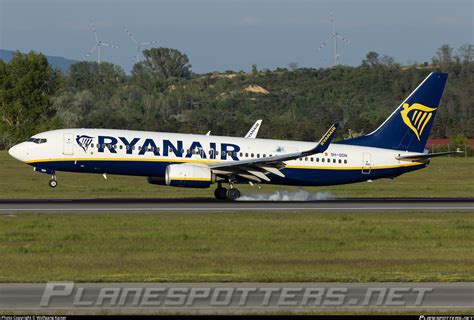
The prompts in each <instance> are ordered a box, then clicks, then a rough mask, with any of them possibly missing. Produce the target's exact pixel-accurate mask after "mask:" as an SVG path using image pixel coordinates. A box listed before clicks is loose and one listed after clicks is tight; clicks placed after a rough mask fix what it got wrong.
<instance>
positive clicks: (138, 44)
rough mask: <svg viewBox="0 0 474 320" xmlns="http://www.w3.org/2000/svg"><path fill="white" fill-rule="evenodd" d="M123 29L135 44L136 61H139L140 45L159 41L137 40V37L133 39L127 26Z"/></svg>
mask: <svg viewBox="0 0 474 320" xmlns="http://www.w3.org/2000/svg"><path fill="white" fill-rule="evenodd" d="M125 31H126V32H127V34H128V35H129V36H130V38H131V39H132V41H133V42H135V45H136V46H137V54H136V55H135V61H136V62H137V63H138V62H140V49H141V47H142V46H147V45H150V44H155V43H158V42H159V41H147V42H138V41H137V39H135V37H134V36H133V34H132V33H131V32H130V31H129V30H128V29H127V28H125Z"/></svg>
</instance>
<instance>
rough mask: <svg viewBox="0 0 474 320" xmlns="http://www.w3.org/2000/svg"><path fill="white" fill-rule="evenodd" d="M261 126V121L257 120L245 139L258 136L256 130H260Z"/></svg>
mask: <svg viewBox="0 0 474 320" xmlns="http://www.w3.org/2000/svg"><path fill="white" fill-rule="evenodd" d="M261 124H262V120H261V119H259V120H257V121H255V123H254V124H253V126H252V128H250V130H249V132H247V134H246V135H245V138H248V139H255V138H256V137H257V134H258V130H260V125H261Z"/></svg>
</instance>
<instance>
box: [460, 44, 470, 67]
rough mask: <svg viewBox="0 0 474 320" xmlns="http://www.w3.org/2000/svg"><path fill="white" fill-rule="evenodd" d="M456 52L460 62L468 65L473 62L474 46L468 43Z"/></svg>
mask: <svg viewBox="0 0 474 320" xmlns="http://www.w3.org/2000/svg"><path fill="white" fill-rule="evenodd" d="M458 51H459V54H460V56H461V61H462V62H464V63H469V62H472V61H474V45H472V44H469V43H466V44H463V45H462V46H460V47H459V49H458Z"/></svg>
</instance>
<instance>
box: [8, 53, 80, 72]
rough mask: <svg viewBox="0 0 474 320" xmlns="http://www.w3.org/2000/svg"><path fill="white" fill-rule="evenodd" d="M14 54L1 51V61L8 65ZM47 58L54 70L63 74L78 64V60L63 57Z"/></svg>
mask: <svg viewBox="0 0 474 320" xmlns="http://www.w3.org/2000/svg"><path fill="white" fill-rule="evenodd" d="M13 52H15V51H11V50H4V49H0V60H3V61H4V62H6V63H8V62H9V61H10V59H11V58H12V55H13ZM46 58H47V59H48V62H49V63H50V64H51V66H52V67H53V68H55V69H59V70H61V71H62V72H67V71H68V70H69V67H70V66H71V65H72V64H74V63H77V62H78V61H77V60H71V59H66V58H63V57H55V56H46Z"/></svg>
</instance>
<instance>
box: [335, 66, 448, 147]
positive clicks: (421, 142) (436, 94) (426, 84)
mask: <svg viewBox="0 0 474 320" xmlns="http://www.w3.org/2000/svg"><path fill="white" fill-rule="evenodd" d="M447 78H448V74H447V73H440V72H432V73H430V75H429V76H428V77H426V79H425V80H423V82H422V83H421V84H420V85H419V86H418V87H417V88H416V89H415V90H414V91H413V92H412V93H411V94H410V95H409V96H408V98H406V99H405V101H403V102H402V104H401V105H400V106H399V107H398V108H397V109H396V110H395V111H394V112H393V113H392V114H391V115H390V116H389V117H388V118H387V120H385V121H384V122H383V123H382V125H380V127H378V128H377V129H376V130H375V131H373V132H372V133H369V134H368V135H366V136H362V137H357V138H353V139H349V140H345V141H341V142H340V143H341V144H351V145H359V146H367V147H375V148H385V149H395V150H403V151H413V152H423V149H424V148H425V145H426V140H428V136H429V134H430V129H431V126H432V124H433V121H434V118H435V116H436V111H437V110H438V106H439V100H440V99H441V95H442V94H443V90H444V85H445V84H446V80H447Z"/></svg>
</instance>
